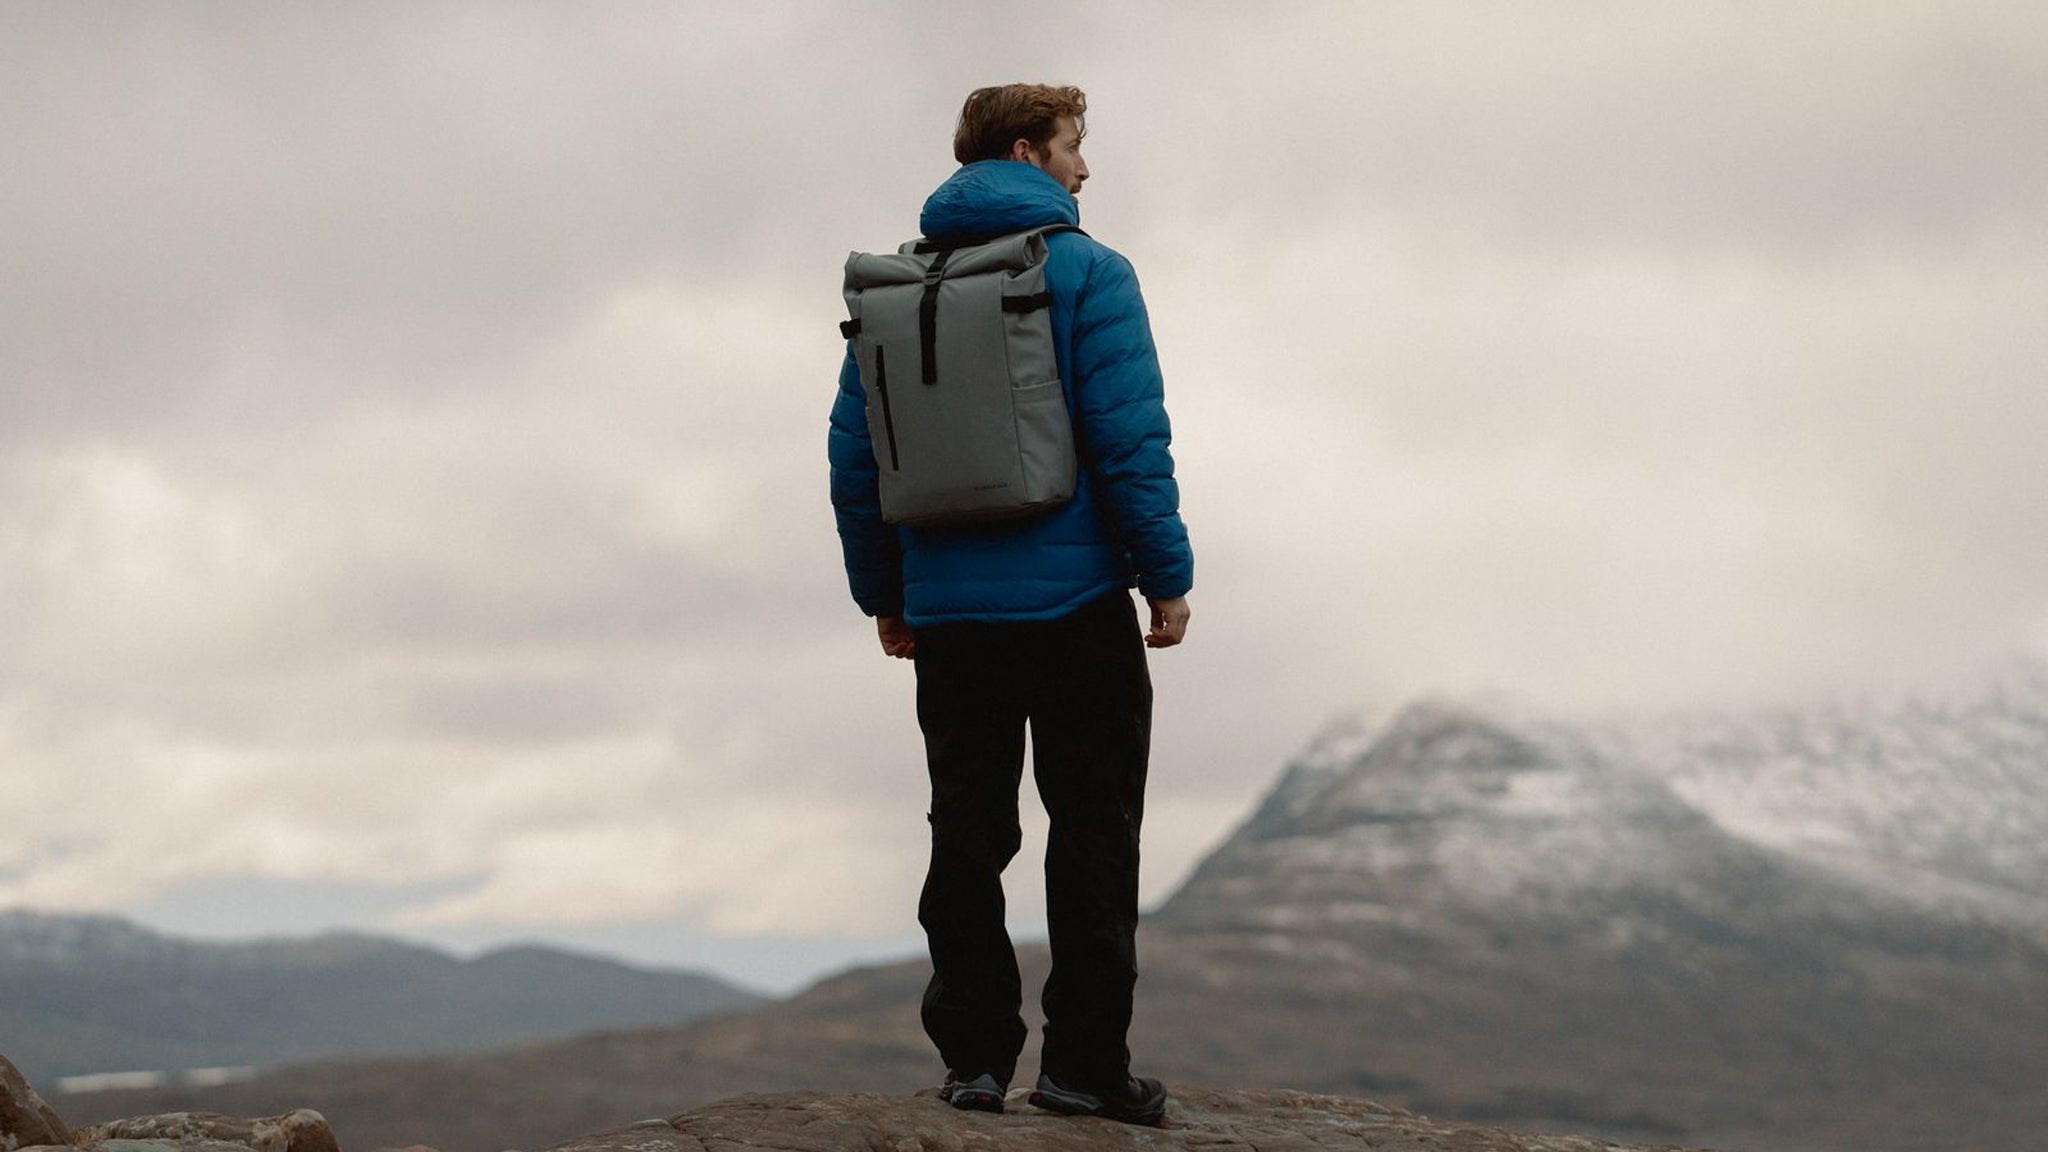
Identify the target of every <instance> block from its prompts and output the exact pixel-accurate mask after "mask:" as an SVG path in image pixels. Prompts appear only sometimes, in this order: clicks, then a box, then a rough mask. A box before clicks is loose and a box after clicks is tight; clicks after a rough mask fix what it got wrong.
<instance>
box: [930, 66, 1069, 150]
mask: <svg viewBox="0 0 2048 1152" xmlns="http://www.w3.org/2000/svg"><path fill="white" fill-rule="evenodd" d="M1087 113H1088V97H1087V96H1086V95H1084V94H1083V93H1082V91H1081V90H1080V89H1079V88H1076V87H1074V86H1072V85H1066V86H1064V87H1058V88H1055V87H1053V86H1051V85H1049V84H998V85H996V86H995V87H992V88H976V89H975V90H974V91H973V92H971V93H969V94H968V96H967V103H965V104H963V105H961V107H960V126H959V127H958V128H955V129H954V130H953V159H955V160H958V161H959V162H960V163H962V164H972V163H974V162H975V161H976V160H1002V159H1005V158H1007V157H1008V156H1009V155H1010V146H1011V145H1012V144H1014V143H1016V142H1017V141H1019V140H1024V141H1028V142H1029V143H1030V145H1031V150H1032V151H1034V152H1042V151H1044V150H1045V146H1046V143H1047V141H1050V140H1051V139H1052V138H1053V134H1054V133H1055V132H1058V131H1059V118H1060V117H1062V116H1072V117H1073V118H1074V127H1076V128H1078V129H1080V130H1081V132H1082V133H1083V134H1086V132H1087V131H1088V125H1087V123H1086V120H1085V117H1086V115H1087Z"/></svg>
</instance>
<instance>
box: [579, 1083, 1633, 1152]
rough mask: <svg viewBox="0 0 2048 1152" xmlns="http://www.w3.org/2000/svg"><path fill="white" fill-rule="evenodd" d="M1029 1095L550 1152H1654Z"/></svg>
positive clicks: (1330, 1104)
mask: <svg viewBox="0 0 2048 1152" xmlns="http://www.w3.org/2000/svg"><path fill="white" fill-rule="evenodd" d="M1027 1095H1028V1091H1027V1090H1025V1089H1022V1088H1019V1089H1016V1090H1014V1091H1013V1092H1011V1094H1010V1102H1009V1110H1008V1111H1007V1112H1006V1113H1005V1114H1003V1115H1000V1116H994V1115H988V1114H985V1113H978V1112H960V1111H956V1110H954V1109H953V1108H950V1107H948V1106H947V1105H945V1104H944V1103H942V1102H941V1101H939V1099H938V1098H937V1096H936V1095H935V1093H934V1092H933V1091H931V1090H927V1091H925V1092H921V1093H919V1094H918V1095H916V1096H885V1095H877V1094H869V1093H860V1094H852V1095H829V1094H825V1093H818V1092H792V1093H784V1094H779V1095H746V1096H735V1097H733V1098H731V1099H728V1100H721V1101H719V1102H717V1103H714V1104H708V1105H705V1106H704V1107H702V1108H697V1109H693V1110H691V1111H688V1112H679V1113H677V1114H676V1115H673V1116H670V1117H668V1118H667V1119H665V1120H646V1121H642V1122H640V1123H638V1124H634V1125H630V1126H628V1127H624V1128H618V1129H614V1130H612V1131H609V1132H600V1133H596V1134H593V1135H590V1136H584V1137H581V1138H579V1139H576V1140H571V1141H569V1142H567V1143H564V1144H559V1145H556V1146H555V1148H554V1149H553V1152H733V1150H737V1149H763V1150H767V1152H939V1150H944V1152H974V1150H987V1152H1000V1150H1003V1149H1019V1150H1023V1149H1030V1150H1032V1152H1041V1150H1050V1152H1059V1150H1062V1149H1071V1150H1074V1152H1083V1150H1090V1152H1106V1150H1110V1149H1126V1148H1128V1149H1139V1148H1143V1149H1202V1150H1205V1152H1207V1150H1217V1152H1224V1150H1228V1149H1244V1150H1247V1152H1294V1150H1299V1152H1330V1150H1332V1149H1373V1150H1375V1152H1407V1150H1416V1152H1420V1150H1423V1149H1427V1150H1429V1152H1627V1150H1629V1149H1635V1150H1636V1152H1648V1149H1647V1148H1645V1146H1642V1145H1620V1144H1610V1143H1606V1142H1604V1141H1599V1140H1589V1139H1585V1138H1583V1137H1577V1136H1541V1135H1531V1134H1528V1133H1520V1132H1510V1131H1507V1130H1505V1129H1501V1128H1486V1127H1479V1126H1475V1125H1469V1124H1446V1123H1440V1122H1437V1121H1434V1120H1427V1119H1424V1118H1422V1117H1419V1116H1413V1115H1410V1114H1409V1113H1407V1112H1404V1111H1402V1110H1400V1109H1398V1108H1387V1107H1384V1106H1382V1105H1379V1104H1373V1103H1369V1102H1367V1101H1363V1100H1353V1099H1348V1098H1345V1097H1342V1096H1316V1095H1310V1094H1308V1093H1303V1092H1287V1091H1269V1092H1212V1091H1200V1090H1197V1091H1192V1092H1186V1093H1180V1094H1176V1095H1175V1096H1174V1097H1173V1099H1172V1101H1171V1103H1170V1104H1169V1106H1168V1108H1167V1115H1166V1123H1165V1125H1164V1126H1163V1127H1160V1128H1134V1127H1131V1126H1129V1125H1124V1124H1116V1123H1112V1122H1110V1121H1107V1120H1095V1119H1079V1118H1074V1117H1069V1116H1058V1115H1054V1114H1052V1113H1049V1112H1043V1111H1040V1110H1039V1109H1036V1108H1032V1107H1030V1106H1029V1105H1028V1104H1027V1103H1026V1102H1025V1099H1024V1098H1025V1097H1026V1096H1027ZM1658 1147H1660V1148H1667V1149H1668V1148H1671V1147H1673V1146H1672V1145H1659V1146H1658Z"/></svg>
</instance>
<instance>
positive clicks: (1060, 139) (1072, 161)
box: [1030, 116, 1088, 196]
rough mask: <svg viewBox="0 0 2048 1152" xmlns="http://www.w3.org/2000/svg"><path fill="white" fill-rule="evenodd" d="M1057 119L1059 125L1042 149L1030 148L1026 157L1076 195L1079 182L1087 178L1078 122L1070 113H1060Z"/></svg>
mask: <svg viewBox="0 0 2048 1152" xmlns="http://www.w3.org/2000/svg"><path fill="white" fill-rule="evenodd" d="M1057 123H1058V124H1059V128H1058V130H1056V131H1055V132H1053V134H1052V139H1050V140H1048V141H1046V142H1045V148H1044V149H1042V150H1039V149H1033V150H1032V151H1031V154H1030V161H1031V163H1032V164H1033V165H1035V166H1036V167H1038V168H1040V169H1043V170H1044V171H1045V173H1046V174H1047V175H1049V176H1051V177H1052V178H1053V179H1055V180H1057V181H1059V182H1060V187H1062V188H1065V189H1066V190H1067V191H1068V192H1070V193H1072V194H1074V195H1076V196H1078V195H1080V194H1081V182H1082V181H1083V180H1086V179H1088V162H1087V161H1086V160H1083V159H1081V126H1080V125H1079V124H1076V123H1074V118H1073V117H1072V116H1062V117H1060V118H1059V120H1058V121H1057Z"/></svg>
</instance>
